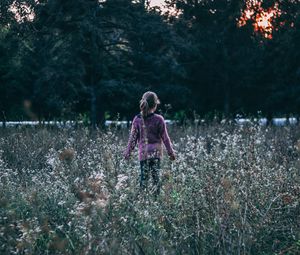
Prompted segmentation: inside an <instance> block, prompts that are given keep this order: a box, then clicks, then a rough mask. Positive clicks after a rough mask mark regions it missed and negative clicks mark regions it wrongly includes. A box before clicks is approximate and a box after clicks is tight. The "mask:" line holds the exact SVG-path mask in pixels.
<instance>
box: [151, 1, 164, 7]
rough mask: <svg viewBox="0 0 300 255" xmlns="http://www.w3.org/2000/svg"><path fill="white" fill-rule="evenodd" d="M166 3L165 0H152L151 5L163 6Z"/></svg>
mask: <svg viewBox="0 0 300 255" xmlns="http://www.w3.org/2000/svg"><path fill="white" fill-rule="evenodd" d="M163 4H164V0H151V1H150V5H151V6H162V5H163Z"/></svg>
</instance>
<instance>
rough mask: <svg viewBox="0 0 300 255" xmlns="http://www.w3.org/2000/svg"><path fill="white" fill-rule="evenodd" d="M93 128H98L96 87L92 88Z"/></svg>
mask: <svg viewBox="0 0 300 255" xmlns="http://www.w3.org/2000/svg"><path fill="white" fill-rule="evenodd" d="M90 93H91V105H90V107H91V126H92V128H96V127H97V97H96V90H95V87H94V86H91V91H90Z"/></svg>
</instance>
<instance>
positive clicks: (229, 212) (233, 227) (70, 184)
mask: <svg viewBox="0 0 300 255" xmlns="http://www.w3.org/2000/svg"><path fill="white" fill-rule="evenodd" d="M169 133H170V137H171V139H172V140H173V143H174V147H175V149H176V151H177V153H176V154H177V158H176V160H175V161H174V162H170V161H169V160H168V158H167V157H164V158H163V160H162V166H161V194H160V195H159V197H157V198H156V199H155V197H154V196H153V194H152V190H151V187H149V190H148V192H141V191H140V190H139V187H138V182H139V180H138V179H139V162H138V161H137V149H136V150H135V152H134V155H133V156H132V159H131V160H130V161H128V162H127V161H125V160H124V159H123V157H122V153H123V150H124V148H125V146H126V143H127V138H128V130H127V129H125V130H124V129H123V130H118V129H117V128H111V129H107V130H106V131H105V132H103V131H93V130H89V129H88V128H78V129H55V128H45V127H44V128H39V127H35V128H11V129H8V128H6V129H1V130H0V180H1V182H0V254H172V255H173V254H174V255H175V254H278V255H279V254H299V253H300V205H299V202H300V201H299V200H300V174H299V173H300V126H299V125H294V126H284V127H275V126H260V125H257V124H254V123H253V124H251V123H247V124H245V125H235V124H232V123H223V124H220V123H210V124H205V123H203V124H201V125H197V126H195V125H185V126H172V127H170V132H169Z"/></svg>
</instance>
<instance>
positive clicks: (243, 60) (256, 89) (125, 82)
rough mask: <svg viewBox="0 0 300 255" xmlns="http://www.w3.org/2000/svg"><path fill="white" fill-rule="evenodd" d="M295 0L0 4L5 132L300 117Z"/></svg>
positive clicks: (0, 99)
mask: <svg viewBox="0 0 300 255" xmlns="http://www.w3.org/2000/svg"><path fill="white" fill-rule="evenodd" d="M299 12H300V3H299V1H297V0H284V1H282V0H274V1H273V0H270V1H257V0H248V1H244V0H218V1H214V0H193V1H192V0H167V1H163V0H161V1H160V0H153V1H145V0H72V1H71V0H23V1H20V0H1V2H0V121H2V122H5V121H9V120H18V121H19V120H39V121H41V120H88V121H90V122H91V123H92V124H93V125H96V124H101V123H103V122H104V121H105V120H106V119H117V118H118V119H124V120H126V119H131V118H132V117H133V116H134V114H136V113H137V111H138V101H139V99H140V97H141V95H142V94H143V93H144V92H145V91H147V90H153V91H155V92H157V94H158V96H159V97H160V99H161V101H162V105H161V109H160V110H161V111H162V112H163V113H164V114H165V115H166V117H167V118H171V119H176V118H177V119H178V118H182V117H183V116H184V117H187V118H196V117H199V116H200V117H206V118H209V117H210V116H215V115H218V116H222V117H227V118H232V117H235V116H243V117H249V116H258V115H259V116H265V117H268V118H271V117H274V116H277V117H278V116H280V117H282V116H284V117H286V116H293V117H299V112H300V110H299V109H300V47H299V45H300V30H299V25H300V19H299Z"/></svg>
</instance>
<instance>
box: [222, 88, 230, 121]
mask: <svg viewBox="0 0 300 255" xmlns="http://www.w3.org/2000/svg"><path fill="white" fill-rule="evenodd" d="M230 96H231V95H230V85H228V84H227V86H226V85H225V86H224V101H223V103H224V105H223V107H224V114H225V117H226V118H228V117H229V113H230Z"/></svg>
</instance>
